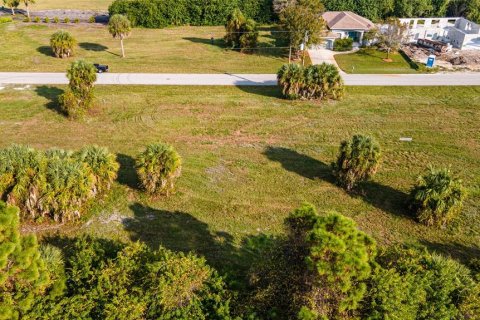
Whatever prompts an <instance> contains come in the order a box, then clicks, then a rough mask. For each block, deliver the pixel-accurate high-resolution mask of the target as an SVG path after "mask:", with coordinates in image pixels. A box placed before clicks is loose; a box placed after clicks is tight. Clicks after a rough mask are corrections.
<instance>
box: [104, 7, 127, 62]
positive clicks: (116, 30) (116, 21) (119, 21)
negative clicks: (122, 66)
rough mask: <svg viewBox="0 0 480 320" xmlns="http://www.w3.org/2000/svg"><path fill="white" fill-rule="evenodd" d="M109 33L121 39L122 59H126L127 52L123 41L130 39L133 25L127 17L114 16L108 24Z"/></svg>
mask: <svg viewBox="0 0 480 320" xmlns="http://www.w3.org/2000/svg"><path fill="white" fill-rule="evenodd" d="M108 31H109V32H110V34H111V35H112V36H113V37H114V38H115V39H120V46H121V47H122V58H125V50H124V48H123V39H125V38H128V37H129V36H130V33H131V31H132V25H131V23H130V21H129V20H128V18H127V17H125V16H123V15H121V14H114V15H113V16H112V17H111V18H110V21H109V22H108Z"/></svg>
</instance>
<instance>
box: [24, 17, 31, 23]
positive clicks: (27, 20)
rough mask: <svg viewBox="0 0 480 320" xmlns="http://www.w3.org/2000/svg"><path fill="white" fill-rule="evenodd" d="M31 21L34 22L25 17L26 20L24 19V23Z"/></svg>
mask: <svg viewBox="0 0 480 320" xmlns="http://www.w3.org/2000/svg"><path fill="white" fill-rule="evenodd" d="M31 21H32V20H31V19H30V17H25V18H24V19H23V22H31Z"/></svg>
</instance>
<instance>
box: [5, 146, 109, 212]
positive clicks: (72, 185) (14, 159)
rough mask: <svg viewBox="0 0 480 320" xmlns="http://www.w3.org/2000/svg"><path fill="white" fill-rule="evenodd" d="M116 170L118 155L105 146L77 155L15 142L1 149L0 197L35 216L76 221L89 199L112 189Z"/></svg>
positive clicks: (85, 149) (82, 151)
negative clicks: (33, 147)
mask: <svg viewBox="0 0 480 320" xmlns="http://www.w3.org/2000/svg"><path fill="white" fill-rule="evenodd" d="M117 170H118V164H117V163H116V162H115V156H114V155H113V154H110V153H109V152H108V151H107V150H106V149H103V148H98V147H85V148H84V149H82V150H81V151H79V152H77V153H75V154H74V153H72V152H68V151H64V150H59V149H54V150H48V151H46V152H39V151H36V150H34V149H31V148H28V147H25V146H17V145H14V146H12V147H10V148H7V149H3V150H0V198H4V199H7V202H8V203H9V204H12V205H16V206H18V207H20V208H21V209H22V215H23V216H26V217H30V218H32V219H39V218H44V217H49V218H53V219H54V220H55V221H67V220H73V219H75V218H78V217H79V216H80V214H81V212H82V210H83V208H84V206H85V205H86V204H87V202H88V200H90V199H92V198H94V197H95V196H97V195H98V194H99V193H101V192H105V191H107V190H109V189H110V187H111V185H112V182H113V179H114V178H115V177H116V172H117Z"/></svg>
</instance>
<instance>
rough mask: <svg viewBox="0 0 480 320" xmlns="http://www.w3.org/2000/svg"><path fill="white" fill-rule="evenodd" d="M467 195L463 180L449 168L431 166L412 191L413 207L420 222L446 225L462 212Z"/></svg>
mask: <svg viewBox="0 0 480 320" xmlns="http://www.w3.org/2000/svg"><path fill="white" fill-rule="evenodd" d="M466 195H467V193H466V190H465V189H464V188H463V186H462V181H461V180H459V179H456V178H454V177H453V176H452V174H451V172H450V170H449V169H446V168H445V169H440V170H436V169H434V168H432V167H430V168H429V169H428V172H427V173H426V174H425V175H422V176H420V177H419V178H418V179H417V183H416V185H415V186H414V187H413V189H412V191H411V192H410V198H411V208H412V209H414V210H415V212H416V214H417V218H418V220H419V221H420V222H423V223H425V224H426V225H429V226H430V225H438V226H442V227H444V226H445V225H447V224H448V222H450V221H451V220H452V219H453V218H455V217H456V216H457V215H458V214H459V213H460V211H461V209H462V203H463V200H464V199H465V198H466Z"/></svg>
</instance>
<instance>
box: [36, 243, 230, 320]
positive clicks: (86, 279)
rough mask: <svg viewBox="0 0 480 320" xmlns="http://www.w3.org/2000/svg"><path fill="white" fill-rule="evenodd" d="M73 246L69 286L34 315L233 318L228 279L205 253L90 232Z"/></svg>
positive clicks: (123, 318) (67, 271)
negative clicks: (153, 246) (124, 241)
mask: <svg viewBox="0 0 480 320" xmlns="http://www.w3.org/2000/svg"><path fill="white" fill-rule="evenodd" d="M69 249H70V250H68V251H67V256H66V259H65V260H66V263H65V277H66V279H67V281H66V284H67V288H66V289H67V290H66V291H65V292H64V294H63V295H60V296H57V297H56V298H54V299H50V300H44V301H39V302H43V303H42V304H41V303H36V305H35V308H34V310H32V312H30V314H31V315H32V316H31V317H30V318H29V319H120V320H141V319H230V315H229V314H230V310H229V300H230V296H229V293H228V291H227V290H226V288H225V283H224V282H223V279H222V278H221V277H220V276H219V275H218V273H217V272H216V271H215V270H214V269H212V268H211V267H209V266H208V265H207V264H206V262H205V259H203V258H198V257H196V256H195V255H193V254H183V253H174V252H171V251H169V250H167V249H165V248H163V247H160V248H158V249H156V250H152V249H149V248H148V247H147V245H145V244H141V243H139V242H137V243H131V244H129V245H124V244H121V243H117V242H114V241H108V240H103V239H92V238H89V237H81V238H79V239H77V240H76V241H75V242H74V243H73V245H70V248H69Z"/></svg>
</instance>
